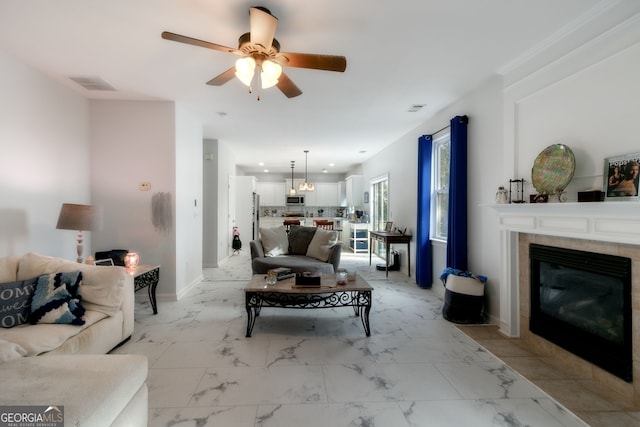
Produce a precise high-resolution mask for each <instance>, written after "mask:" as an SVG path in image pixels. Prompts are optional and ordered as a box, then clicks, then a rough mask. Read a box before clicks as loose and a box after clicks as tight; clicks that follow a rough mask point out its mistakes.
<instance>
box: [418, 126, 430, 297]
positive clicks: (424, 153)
mask: <svg viewBox="0 0 640 427" xmlns="http://www.w3.org/2000/svg"><path fill="white" fill-rule="evenodd" d="M432 145H433V137H432V136H431V135H423V136H421V137H420V138H418V221H417V222H418V224H417V228H416V283H417V284H418V286H420V287H421V288H431V284H432V283H431V280H432V277H433V273H432V270H433V267H432V264H431V240H430V239H429V224H430V218H431V150H432V149H431V147H432Z"/></svg>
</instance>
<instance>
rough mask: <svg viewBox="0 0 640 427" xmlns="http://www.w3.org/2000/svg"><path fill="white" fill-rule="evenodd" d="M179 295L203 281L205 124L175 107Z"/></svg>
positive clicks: (177, 284)
mask: <svg viewBox="0 0 640 427" xmlns="http://www.w3.org/2000/svg"><path fill="white" fill-rule="evenodd" d="M175 115H176V134H175V161H176V295H177V297H178V299H179V298H181V297H182V296H184V295H185V294H186V293H187V292H188V291H189V290H190V289H191V288H192V287H193V286H195V285H196V284H198V283H199V282H200V281H201V280H202V265H203V260H202V250H203V246H202V236H203V232H202V231H203V221H202V211H203V165H202V156H203V145H202V123H200V122H199V121H198V120H196V119H194V118H193V117H192V116H191V115H190V114H189V113H188V112H187V111H186V110H185V109H183V108H181V107H180V106H177V107H176V113H175Z"/></svg>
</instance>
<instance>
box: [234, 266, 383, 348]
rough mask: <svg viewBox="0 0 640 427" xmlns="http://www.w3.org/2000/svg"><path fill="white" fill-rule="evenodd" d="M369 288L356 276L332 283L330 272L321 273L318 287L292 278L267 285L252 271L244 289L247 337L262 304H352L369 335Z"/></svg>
mask: <svg viewBox="0 0 640 427" xmlns="http://www.w3.org/2000/svg"><path fill="white" fill-rule="evenodd" d="M372 291H373V288H372V287H371V285H369V283H367V281H366V280H364V279H363V278H362V277H361V276H360V275H356V280H354V281H349V282H347V284H346V285H341V286H338V285H336V279H335V276H334V275H332V274H331V275H322V279H321V286H320V287H297V286H295V278H293V277H292V278H289V279H285V280H281V281H279V282H277V283H276V284H275V285H267V284H266V281H265V276H264V274H256V275H254V276H253V277H252V278H251V281H249V283H248V284H247V286H246V287H245V288H244V292H245V298H246V307H247V315H248V318H247V335H246V336H247V337H250V336H251V331H252V330H253V325H254V324H255V322H256V317H258V316H259V315H260V310H261V309H262V307H281V308H302V309H310V308H332V307H353V310H354V312H355V315H356V316H360V318H361V319H362V325H363V326H364V331H365V333H366V334H367V336H370V335H371V329H370V327H369V311H371V292H372Z"/></svg>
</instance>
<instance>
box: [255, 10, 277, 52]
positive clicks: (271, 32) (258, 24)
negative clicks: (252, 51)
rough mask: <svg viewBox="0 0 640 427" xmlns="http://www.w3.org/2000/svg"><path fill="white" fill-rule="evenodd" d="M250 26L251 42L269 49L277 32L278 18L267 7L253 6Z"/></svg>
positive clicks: (266, 49)
mask: <svg viewBox="0 0 640 427" xmlns="http://www.w3.org/2000/svg"><path fill="white" fill-rule="evenodd" d="M249 26H250V27H249V28H250V29H251V43H253V44H257V45H260V46H262V47H264V50H265V51H268V50H269V49H270V48H271V43H273V37H274V36H275V34H276V27H277V26H278V18H276V17H275V16H273V15H272V14H271V12H269V9H267V8H264V7H251V8H249Z"/></svg>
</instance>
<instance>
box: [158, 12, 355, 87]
mask: <svg viewBox="0 0 640 427" xmlns="http://www.w3.org/2000/svg"><path fill="white" fill-rule="evenodd" d="M249 25H250V31H249V32H248V33H244V34H243V35H241V36H240V38H239V39H238V48H237V49H235V48H232V47H227V46H222V45H219V44H216V43H211V42H207V41H203V40H198V39H194V38H191V37H187V36H182V35H180V34H175V33H171V32H168V31H164V32H163V33H162V38H163V39H166V40H173V41H176V42H180V43H186V44H190V45H194V46H201V47H206V48H209V49H213V50H218V51H221V52H226V53H232V54H234V55H238V56H240V57H241V58H240V59H238V60H237V61H236V65H235V66H233V67H231V68H229V69H228V70H227V71H224V72H222V73H221V74H219V75H217V76H216V77H214V78H213V79H211V80H209V81H208V82H207V84H208V85H212V86H221V85H223V84H225V83H226V82H228V81H229V80H231V79H232V78H233V77H237V78H238V79H239V80H240V81H242V82H243V83H244V84H245V85H247V86H249V91H250V92H251V82H252V81H253V80H254V76H255V75H256V74H257V73H256V69H258V70H259V72H260V80H261V83H262V88H263V89H266V88H269V87H272V86H277V87H278V89H280V90H281V91H282V93H284V94H285V96H286V97H287V98H293V97H296V96H298V95H300V94H302V91H301V90H300V89H299V88H298V86H296V85H295V83H293V82H292V81H291V79H289V77H288V76H287V75H286V74H285V73H283V72H282V67H296V68H311V69H315V70H325V71H339V72H344V70H345V69H346V68H347V59H346V58H345V57H344V56H336V55H317V54H311V53H294V52H280V43H279V42H278V40H276V39H275V38H274V35H275V32H276V26H277V25H278V18H276V17H275V16H273V15H272V14H271V12H270V11H269V9H267V8H265V7H260V6H258V7H251V8H249Z"/></svg>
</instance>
